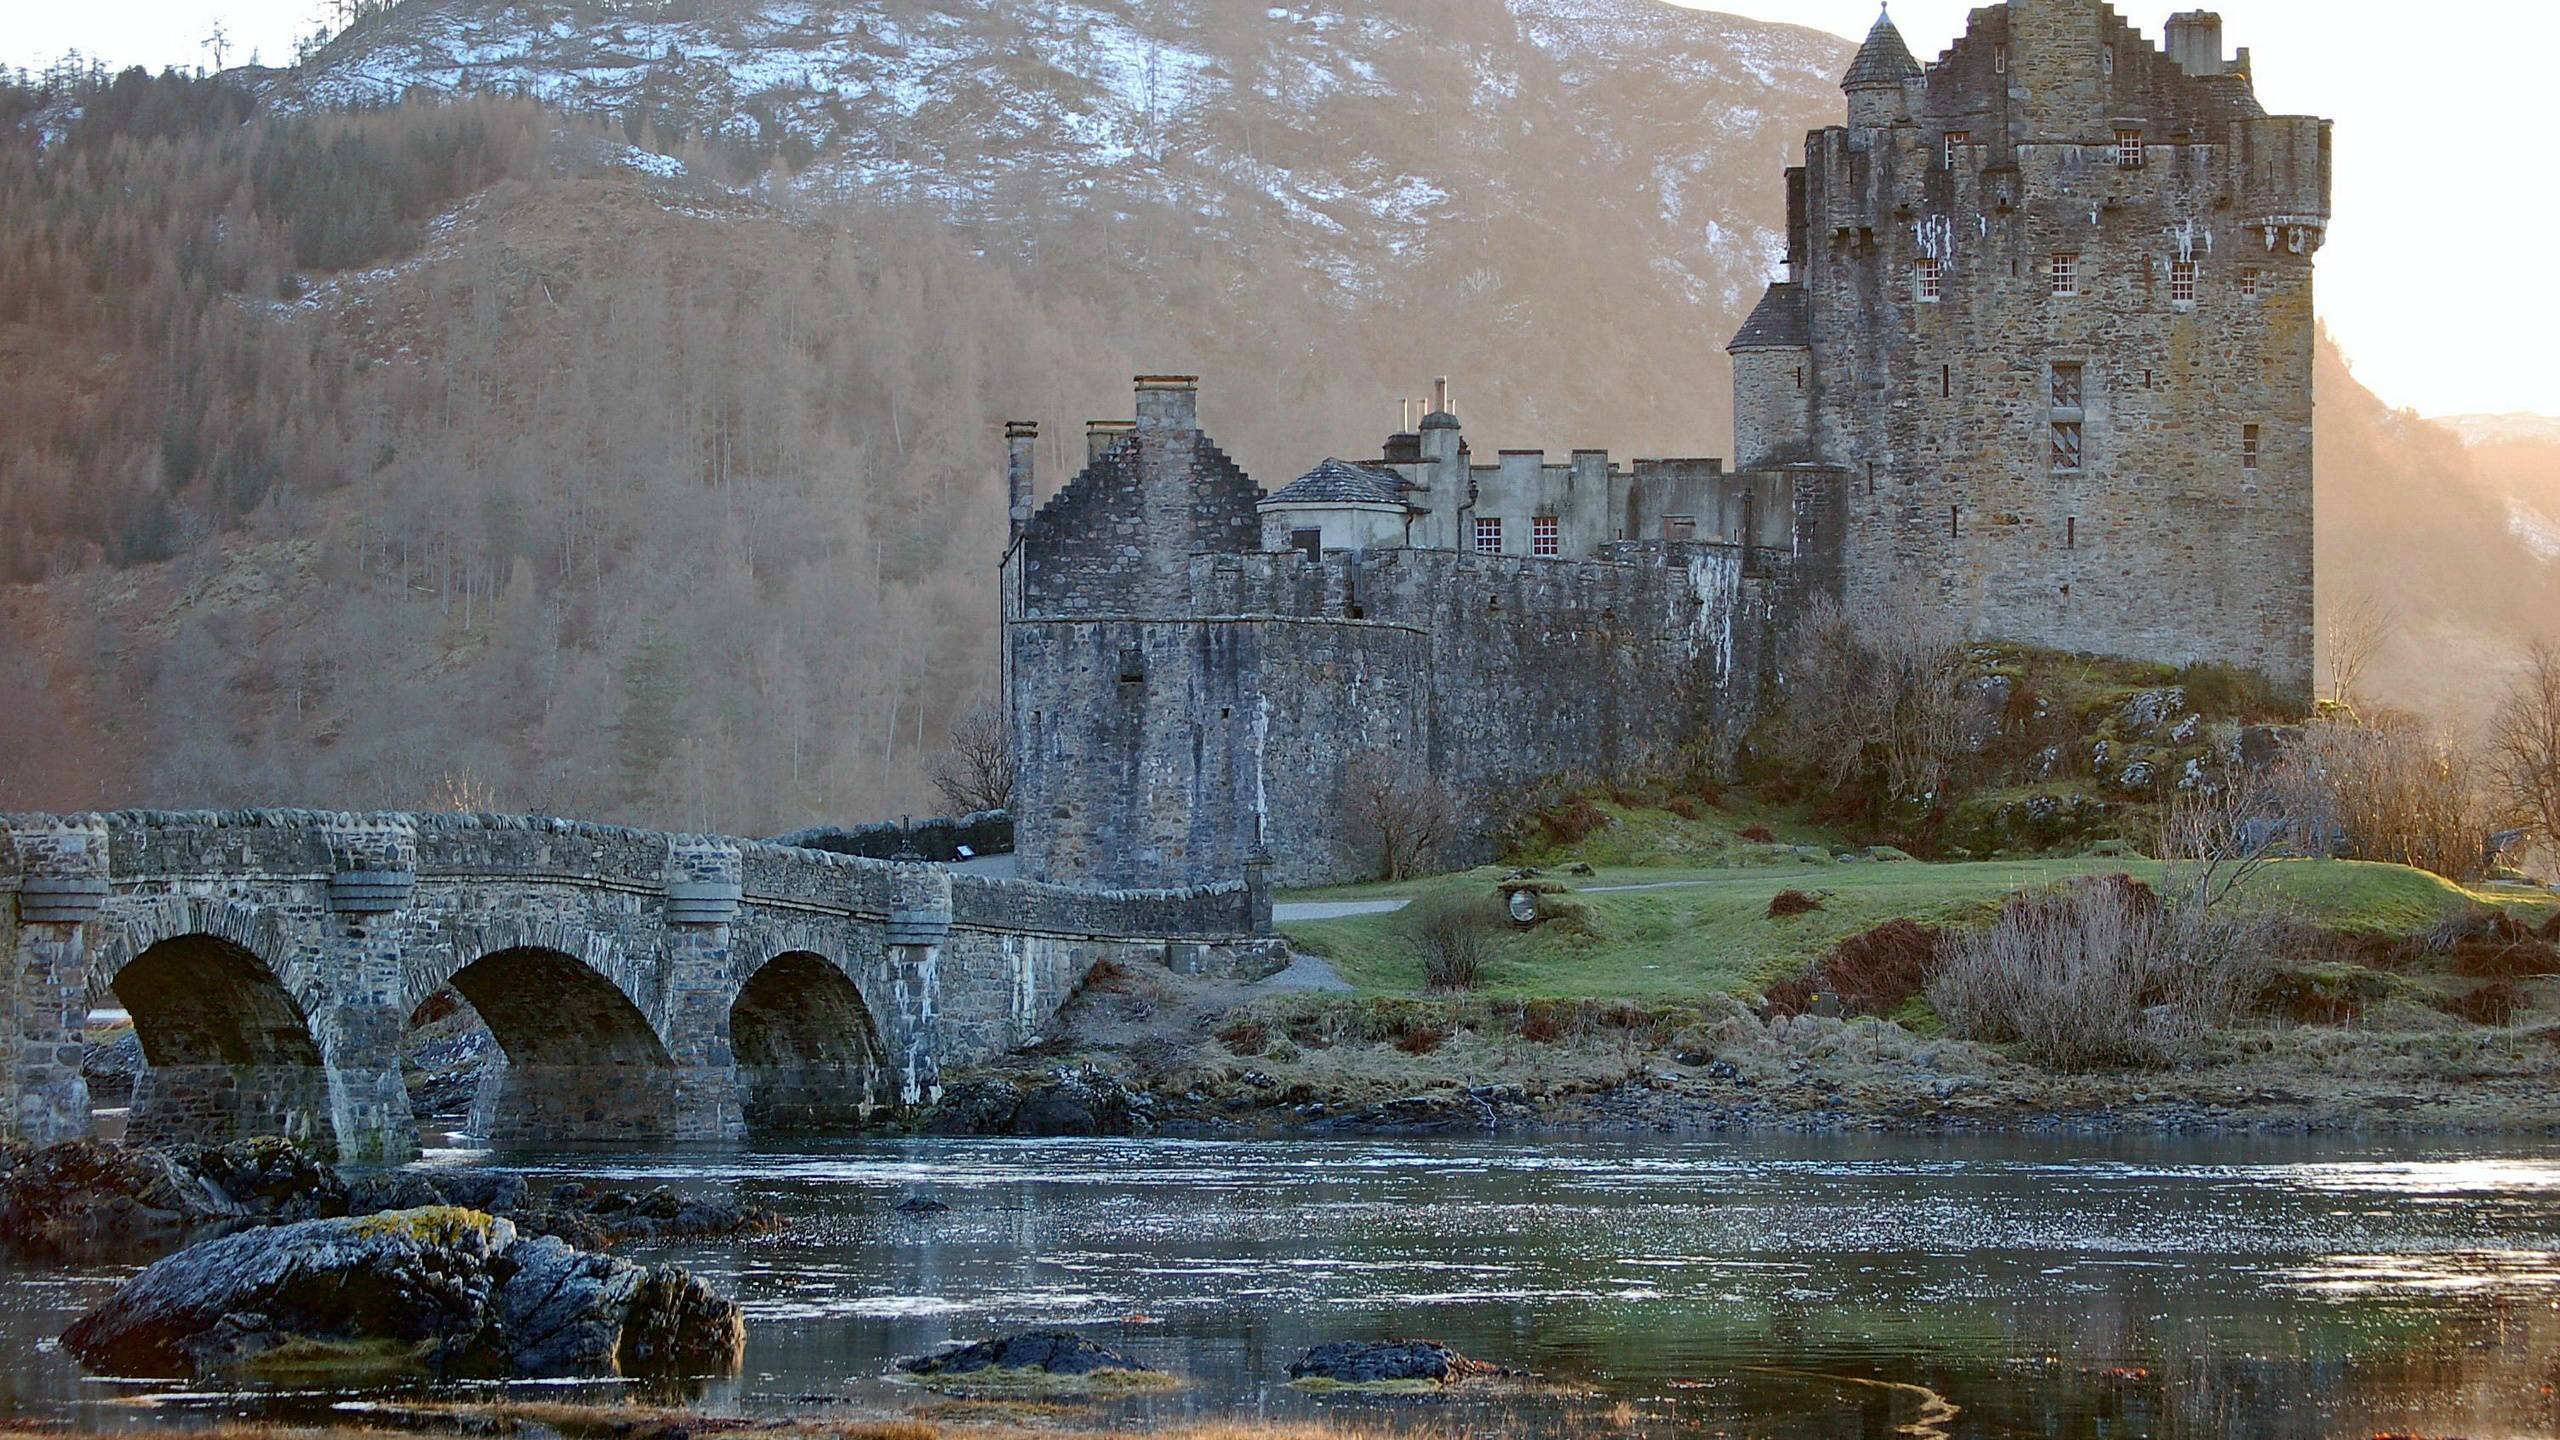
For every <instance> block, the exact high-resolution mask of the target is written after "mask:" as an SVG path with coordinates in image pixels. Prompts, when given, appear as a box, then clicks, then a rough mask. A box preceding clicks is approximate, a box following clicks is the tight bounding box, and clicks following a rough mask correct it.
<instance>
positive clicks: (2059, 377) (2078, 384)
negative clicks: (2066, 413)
mask: <svg viewBox="0 0 2560 1440" xmlns="http://www.w3.org/2000/svg"><path fill="white" fill-rule="evenodd" d="M2088 396H2089V386H2088V372H2087V371H2085V370H2084V369H2083V368H2082V367H2081V365H2080V362H2079V361H2077V360H2057V361H2055V362H2053V408H2054V409H2056V410H2078V409H2081V408H2082V407H2083V406H2085V405H2086V404H2087V403H2088Z"/></svg>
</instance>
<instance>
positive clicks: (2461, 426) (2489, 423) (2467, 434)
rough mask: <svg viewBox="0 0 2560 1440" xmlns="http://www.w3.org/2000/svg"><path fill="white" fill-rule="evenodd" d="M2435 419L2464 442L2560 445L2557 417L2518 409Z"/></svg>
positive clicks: (2559, 422) (2559, 425) (2471, 443)
mask: <svg viewBox="0 0 2560 1440" xmlns="http://www.w3.org/2000/svg"><path fill="white" fill-rule="evenodd" d="M2434 423H2436V424H2438V425H2441V426H2443V427H2444V428H2446V429H2447V430H2450V431H2452V432H2453V433H2454V434H2456V435H2459V436H2461V437H2462V443H2463V444H2465V445H2505V444H2513V443H2516V442H2518V441H2532V442H2539V443H2543V444H2555V445H2560V419H2555V418H2553V417H2551V416H2549V415H2532V414H2527V413H2524V412H2521V411H2518V412H2515V413H2512V414H2507V415H2441V416H2437V417H2435V419H2434Z"/></svg>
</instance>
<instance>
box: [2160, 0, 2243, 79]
mask: <svg viewBox="0 0 2560 1440" xmlns="http://www.w3.org/2000/svg"><path fill="white" fill-rule="evenodd" d="M2165 40H2166V42H2167V43H2166V45H2165V46H2164V48H2165V49H2167V50H2168V52H2169V58H2170V59H2172V60H2175V61H2177V62H2178V68H2179V69H2181V70H2184V71H2186V72H2187V73H2188V74H2190V75H2193V76H2195V77H2196V78H2198V79H2205V78H2208V77H2211V76H2215V75H2220V74H2223V73H2225V71H2226V70H2227V69H2228V68H2229V67H2228V66H2227V65H2226V64H2225V63H2224V61H2223V58H2222V17H2221V16H2219V15H2216V14H2215V13H2213V12H2212V11H2210V10H2184V11H2180V12H2179V13H2178V14H2175V15H2172V16H2170V17H2169V25H2168V33H2167V35H2166V37H2165Z"/></svg>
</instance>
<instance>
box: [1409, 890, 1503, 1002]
mask: <svg viewBox="0 0 2560 1440" xmlns="http://www.w3.org/2000/svg"><path fill="white" fill-rule="evenodd" d="M1408 914H1409V915H1410V916H1411V919H1410V921H1409V922H1408V923H1409V924H1410V925H1411V927H1412V930H1413V934H1414V938H1415V940H1416V941H1417V942H1418V943H1419V944H1420V946H1421V947H1422V982H1423V984H1424V985H1426V986H1428V987H1429V988H1431V989H1433V990H1472V989H1474V988H1476V986H1477V985H1478V984H1479V983H1481V982H1482V980H1483V978H1484V968H1485V965H1486V963H1487V962H1488V961H1490V960H1491V959H1492V958H1493V934H1494V926H1495V924H1496V923H1497V920H1496V917H1495V915H1494V914H1493V909H1492V906H1491V904H1490V902H1488V901H1487V900H1486V899H1485V898H1484V897H1482V896H1480V895H1476V894H1473V893H1472V892H1468V891H1460V890H1454V889H1444V890H1435V891H1433V892H1431V893H1430V894H1427V895H1425V896H1423V897H1422V898H1421V899H1419V900H1416V901H1414V902H1413V906H1412V908H1411V909H1410V911H1409V912H1408Z"/></svg>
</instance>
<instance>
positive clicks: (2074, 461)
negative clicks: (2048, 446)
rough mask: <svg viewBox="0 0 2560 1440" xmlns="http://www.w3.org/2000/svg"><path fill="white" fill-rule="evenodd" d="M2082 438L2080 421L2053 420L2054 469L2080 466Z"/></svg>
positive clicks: (2075, 468)
mask: <svg viewBox="0 0 2560 1440" xmlns="http://www.w3.org/2000/svg"><path fill="white" fill-rule="evenodd" d="M2080 439H2081V436H2080V422H2079V421H2077V420H2056V421H2054V422H2053V468H2054V469H2056V470H2077V469H2079V468H2080Z"/></svg>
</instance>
